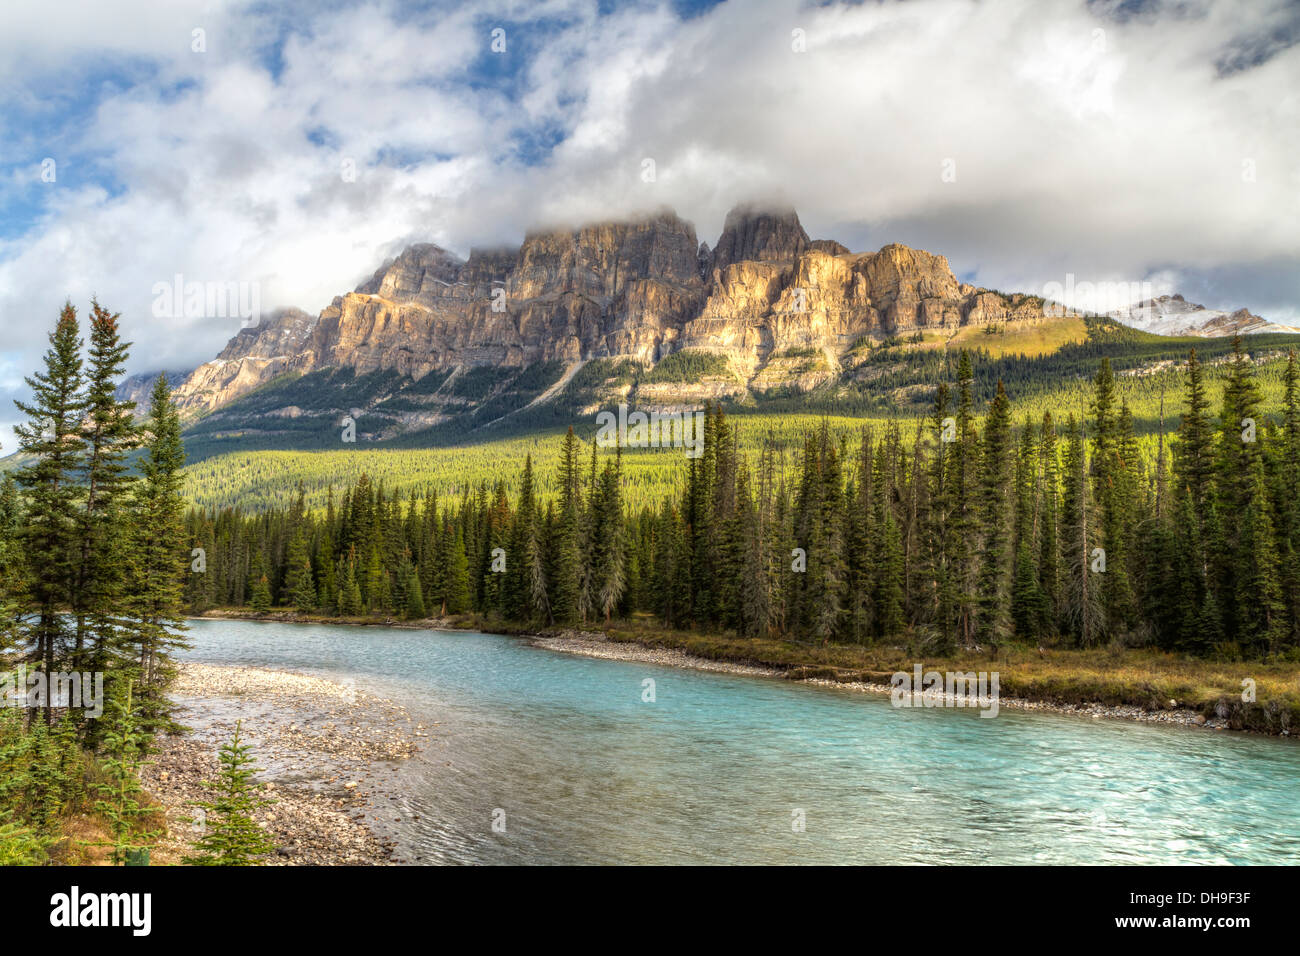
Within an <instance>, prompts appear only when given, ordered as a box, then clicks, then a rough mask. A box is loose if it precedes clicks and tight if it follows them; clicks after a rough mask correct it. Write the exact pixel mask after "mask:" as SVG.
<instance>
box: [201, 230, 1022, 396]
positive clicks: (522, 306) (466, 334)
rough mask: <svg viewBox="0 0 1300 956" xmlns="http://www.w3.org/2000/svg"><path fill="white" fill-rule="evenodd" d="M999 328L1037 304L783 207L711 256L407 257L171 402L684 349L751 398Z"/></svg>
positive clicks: (244, 340) (613, 244)
mask: <svg viewBox="0 0 1300 956" xmlns="http://www.w3.org/2000/svg"><path fill="white" fill-rule="evenodd" d="M1016 320H1033V321H1044V317H1043V314H1042V308H1041V302H1040V301H1038V300H1035V299H1032V298H1029V297H1021V299H1020V300H1019V301H1015V302H1014V303H1013V302H1012V301H1011V300H1008V299H1007V298H1006V297H1004V296H1001V295H1000V294H997V293H992V292H989V291H988V290H984V289H976V288H974V287H972V286H968V285H963V284H961V283H959V282H958V281H957V280H956V278H955V277H954V276H953V274H952V271H951V269H950V268H949V267H948V262H947V260H946V259H944V258H943V257H942V256H936V255H932V254H930V253H928V252H924V251H921V250H918V249H910V248H908V247H906V246H901V245H889V246H885V247H884V248H883V249H881V250H880V251H878V252H874V253H857V254H855V253H851V252H849V251H848V249H847V248H846V247H844V246H843V245H841V244H839V243H837V242H834V241H832V240H810V239H809V238H808V234H807V233H806V232H805V231H804V229H803V227H802V225H801V224H800V222H799V218H798V216H797V215H796V213H795V212H794V210H792V209H781V208H777V209H771V208H766V207H763V206H761V205H753V204H750V205H745V206H740V207H737V208H736V209H733V210H732V211H731V212H730V213H729V214H728V216H727V217H726V223H725V225H724V228H723V231H722V235H721V236H720V237H719V239H718V241H717V243H716V244H715V246H714V247H713V249H712V250H710V249H709V247H708V245H707V244H706V243H701V242H699V241H698V237H697V236H696V233H695V227H694V226H693V225H692V224H691V223H689V222H686V221H685V220H683V219H681V218H679V217H678V216H677V215H676V214H675V213H673V212H670V211H663V212H660V213H658V214H655V215H650V216H645V217H641V218H637V219H633V220H629V221H622V222H606V223H597V224H591V225H586V226H582V227H580V228H577V229H551V230H543V231H535V232H530V233H529V234H528V235H526V236H525V238H524V241H523V243H522V244H521V245H520V246H519V247H518V248H516V249H490V250H480V249H474V250H472V251H471V252H470V255H469V258H468V259H467V260H463V261H462V260H460V259H459V258H458V257H456V256H454V255H453V254H451V253H449V252H448V251H446V250H444V249H442V248H439V247H438V246H435V245H429V244H421V245H414V246H410V247H409V248H407V249H406V250H405V251H403V252H402V254H401V255H399V256H397V257H396V258H394V259H393V260H391V261H390V262H387V263H385V264H384V265H383V266H381V267H380V268H379V269H378V270H377V271H376V272H375V273H374V275H373V276H372V277H371V278H370V279H368V280H366V281H365V282H363V283H362V284H361V285H359V286H358V287H357V288H356V289H355V290H354V291H352V292H349V293H346V294H344V295H341V296H339V297H337V298H335V299H334V301H333V302H331V303H330V305H329V306H328V307H326V308H325V309H324V310H322V311H321V313H320V315H319V316H317V317H312V316H309V315H307V314H306V313H304V312H302V311H300V310H296V309H286V310H282V311H280V312H278V313H276V314H274V315H271V316H269V317H267V319H266V320H265V321H263V322H262V323H261V324H259V325H258V326H256V327H253V328H249V329H244V330H241V331H240V333H239V334H238V335H236V336H235V337H234V338H233V339H231V341H230V343H229V344H228V345H227V346H226V348H225V349H224V350H223V351H222V353H221V354H220V355H219V356H218V357H217V358H216V359H215V360H214V361H212V362H208V363H205V364H204V365H202V366H200V367H199V368H198V369H196V370H195V371H194V373H193V374H192V375H191V376H190V377H189V379H188V380H187V381H186V382H185V383H184V384H183V385H182V386H181V387H180V388H179V389H178V390H177V395H176V397H177V401H178V403H179V404H180V406H181V408H182V409H183V410H184V411H185V412H186V413H187V414H189V415H190V416H194V415H197V414H201V413H205V412H209V411H212V410H214V409H217V408H221V407H223V406H225V405H227V404H228V403H229V402H230V401H232V400H233V399H236V398H238V397H240V396H241V395H245V394H247V393H249V392H251V391H253V390H254V389H257V388H259V387H261V386H264V385H265V384H266V383H268V382H270V381H272V380H274V379H276V378H278V377H280V376H283V375H285V374H287V373H294V374H309V373H313V372H319V371H321V370H324V369H336V370H351V371H352V372H353V373H354V374H356V375H366V374H368V373H374V372H385V373H395V374H397V375H400V376H409V377H411V378H413V379H415V380H417V381H418V380H422V379H423V378H425V377H426V376H428V375H430V374H434V373H440V372H448V371H453V370H454V371H456V373H457V374H459V375H463V374H466V373H467V372H469V371H471V370H474V369H482V368H495V369H501V368H514V369H523V368H526V367H528V366H531V365H535V364H538V363H547V362H557V363H561V364H562V365H563V366H564V367H565V368H566V369H572V368H573V366H574V365H576V364H577V363H581V362H585V361H587V360H590V359H594V358H626V359H629V360H631V361H634V362H638V363H642V364H653V363H656V362H659V361H661V360H662V359H664V358H665V357H666V356H668V355H670V354H672V353H675V352H680V351H683V350H702V351H706V352H710V353H713V354H714V355H716V356H720V357H722V358H724V359H725V360H726V363H727V365H728V367H729V369H730V371H731V372H732V377H733V378H734V379H735V384H736V386H737V388H739V389H740V390H742V391H743V390H744V389H746V388H749V387H756V388H759V389H760V390H761V389H767V388H771V387H774V386H776V385H783V384H791V383H792V382H794V380H795V379H796V378H798V376H792V375H790V374H786V372H787V371H788V370H784V369H783V366H782V364H781V359H782V357H783V356H787V357H788V356H789V355H790V354H791V353H800V354H802V353H804V352H806V351H808V350H812V351H814V352H817V353H820V354H821V355H822V356H823V357H824V360H825V362H824V364H825V366H826V369H825V371H826V372H827V373H828V374H829V373H832V372H834V371H836V370H838V369H839V367H840V366H841V363H842V361H843V360H844V357H845V355H846V353H847V352H849V351H850V349H851V348H852V346H853V345H854V344H855V343H859V342H860V341H863V340H883V339H886V338H888V337H890V336H895V335H899V334H904V333H910V332H916V331H921V332H923V333H934V334H943V335H945V336H946V335H951V334H952V333H953V332H955V331H957V330H959V329H961V328H962V327H964V326H966V325H968V324H971V323H977V324H988V323H1000V322H1008V321H1016ZM805 384H808V383H807V382H805ZM290 414H291V412H290Z"/></svg>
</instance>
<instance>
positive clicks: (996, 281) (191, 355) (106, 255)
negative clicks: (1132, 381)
mask: <svg viewBox="0 0 1300 956" xmlns="http://www.w3.org/2000/svg"><path fill="white" fill-rule="evenodd" d="M59 6H60V5H57V4H51V3H48V2H41V3H28V2H22V3H18V4H14V3H10V4H6V5H5V7H4V9H3V12H0V63H5V64H8V67H6V68H3V69H7V70H8V74H9V75H8V77H6V79H7V80H8V83H7V85H12V93H10V94H8V96H7V98H3V99H0V107H2V109H0V129H5V130H10V129H12V130H13V136H14V142H15V143H17V144H19V145H21V146H22V147H23V148H25V149H26V150H27V151H28V154H30V155H36V156H37V157H38V161H39V156H41V155H47V154H49V153H47V152H46V151H44V150H43V149H42V148H41V143H40V142H39V135H43V134H38V132H37V129H38V126H31V127H30V128H26V127H23V126H22V124H16V123H15V121H14V119H13V117H14V116H19V115H21V116H22V117H25V118H26V117H31V116H32V115H33V113H32V111H33V110H36V111H37V112H39V111H40V110H41V108H42V104H46V105H52V104H53V105H57V106H58V108H63V107H64V106H66V104H67V102H68V97H69V96H72V95H73V94H72V93H71V92H69V90H74V91H75V89H76V85H75V82H74V81H75V80H76V79H77V78H78V77H83V76H90V77H93V76H95V74H93V73H84V72H80V73H79V72H78V71H85V70H87V69H88V65H102V64H113V63H117V64H120V65H121V68H122V70H123V73H122V75H123V76H124V77H126V78H127V80H128V81H125V82H119V83H117V85H115V86H112V87H110V88H108V91H107V92H103V93H101V92H97V91H96V90H92V91H91V92H90V93H89V94H85V91H82V93H83V94H84V95H91V96H94V97H96V98H97V100H98V106H97V108H96V109H94V110H93V111H92V112H91V114H90V115H89V117H88V118H87V119H85V120H84V121H83V122H79V123H78V124H68V125H60V124H59V123H58V122H57V121H54V122H50V123H47V124H45V125H41V126H39V129H41V130H48V131H49V132H48V135H49V137H50V138H51V139H52V140H54V146H51V151H52V152H55V153H57V154H58V155H60V156H63V155H68V156H70V157H71V158H72V161H74V162H79V163H85V162H88V161H89V160H90V159H93V160H94V161H95V162H96V163H97V164H98V166H99V167H100V168H102V169H105V170H108V171H110V172H111V175H112V179H113V181H114V182H115V183H116V184H118V186H120V188H115V189H113V190H111V191H106V190H104V189H102V188H98V187H96V186H94V185H86V184H85V183H84V182H82V181H79V180H78V178H77V177H76V176H74V175H70V174H69V175H66V176H65V175H64V172H63V170H64V169H65V168H67V167H66V165H61V167H60V182H59V183H57V184H54V185H49V186H47V187H45V188H48V189H50V190H51V193H50V195H49V197H48V199H49V202H48V204H47V205H46V206H45V207H44V209H43V211H42V213H41V214H40V217H39V219H38V220H37V221H35V222H33V223H32V224H31V228H30V229H29V230H28V231H27V232H26V233H25V234H24V235H22V236H21V237H20V238H18V239H11V240H9V241H7V242H4V243H2V244H0V350H5V351H6V352H7V353H11V354H14V355H16V356H18V357H20V359H21V360H22V361H24V362H26V363H27V365H28V367H30V366H31V365H33V364H34V363H35V361H36V360H37V359H38V357H39V354H40V352H41V350H42V349H43V347H44V331H45V329H46V327H47V326H48V325H49V324H50V323H52V321H53V319H54V317H55V315H56V314H57V310H58V307H59V306H60V305H61V303H62V302H63V300H64V298H65V297H68V296H71V297H72V299H73V301H74V303H76V304H78V305H82V306H84V305H85V304H86V302H87V300H88V297H89V296H90V294H92V293H95V294H98V295H99V297H100V299H101V301H103V302H105V303H106V304H109V305H111V306H112V307H113V308H115V309H119V310H121V311H122V312H123V313H124V316H125V319H126V323H127V328H128V330H129V331H130V334H131V336H132V337H133V338H134V339H135V340H136V342H137V346H136V350H135V357H134V360H133V362H132V365H133V368H135V369H138V370H143V369H152V368H157V367H161V366H169V367H176V366H185V365H193V364H195V363H197V362H199V361H202V360H204V359H206V358H209V357H211V356H212V355H213V354H215V352H216V351H217V350H218V349H219V348H220V347H221V346H222V344H224V342H225V340H226V339H227V338H228V337H229V336H230V335H231V334H233V332H234V331H235V330H236V329H237V328H238V324H239V323H238V320H237V319H233V320H228V321H215V320H213V321H189V322H186V321H183V320H157V319H153V318H152V317H151V316H150V314H149V305H150V301H151V289H152V287H153V284H154V283H155V282H158V281H166V280H170V279H171V277H172V276H173V275H174V274H175V273H178V272H179V273H182V274H184V275H185V276H186V277H187V278H192V279H197V280H210V281H221V282H231V281H244V282H256V283H258V284H259V288H260V293H261V302H262V305H263V308H264V309H269V308H273V307H276V306H280V305H298V306H301V307H303V308H306V309H308V310H317V309H319V308H321V307H322V306H324V305H325V304H326V303H327V302H328V301H329V299H330V298H331V297H332V296H334V295H335V294H338V293H340V292H342V291H344V290H346V289H348V288H350V287H351V286H352V285H354V284H355V283H356V282H357V281H358V280H359V279H360V278H361V277H363V276H365V275H368V274H369V272H370V271H372V270H373V268H374V267H375V265H376V263H377V262H378V261H379V260H380V259H381V258H383V256H384V255H385V254H391V253H392V252H393V251H395V247H396V246H397V245H400V243H402V242H404V241H408V240H418V239H419V240H432V241H436V242H439V243H441V244H443V245H447V246H449V247H453V248H455V249H456V250H457V251H460V252H462V253H464V252H467V251H468V247H469V245H470V244H482V243H490V242H500V241H517V240H518V239H519V237H520V236H521V235H522V232H523V230H524V229H525V228H526V227H528V226H529V225H530V224H532V223H535V222H539V221H540V222H556V221H561V220H569V221H581V220H584V219H588V218H595V217H600V216H607V215H617V214H620V213H623V212H626V211H629V210H633V209H644V208H650V207H656V206H659V205H663V204H667V205H671V206H673V207H675V208H676V209H677V210H678V211H679V212H680V213H681V214H682V215H684V216H686V217H688V218H692V219H694V221H695V222H696V226H697V228H698V230H699V232H700V238H701V239H704V240H706V241H708V242H710V243H712V242H713V241H714V240H715V239H716V237H717V233H718V231H719V230H720V228H721V224H722V218H723V216H724V215H725V212H726V210H727V208H728V207H729V206H730V205H731V204H733V203H734V202H735V201H737V200H740V199H743V198H746V197H747V196H751V195H762V194H765V193H771V192H777V191H779V192H781V193H782V194H784V196H785V197H787V198H788V199H789V200H791V201H792V202H794V203H795V205H796V206H797V208H798V209H799V210H800V213H801V215H802V216H803V218H804V221H805V224H806V225H807V227H808V229H809V231H810V232H811V233H812V234H814V235H815V236H822V237H829V238H838V239H841V241H844V242H846V243H847V244H849V245H850V246H851V247H853V248H855V249H864V248H877V247H879V246H880V245H883V244H884V243H886V242H890V241H901V242H907V243H910V244H913V245H918V246H922V247H924V248H928V249H930V250H931V251H934V252H938V253H942V254H944V255H947V256H948V257H949V260H950V261H951V263H952V265H953V267H954V269H955V270H956V271H957V272H958V273H959V274H962V275H969V276H971V277H973V278H974V279H975V281H977V282H980V283H982V284H986V285H989V286H994V287H999V288H1006V289H1013V288H1019V289H1026V290H1040V289H1041V288H1042V287H1043V286H1044V285H1045V284H1046V283H1048V282H1053V281H1056V282H1063V281H1064V279H1065V276H1066V274H1067V273H1073V274H1074V275H1075V276H1076V277H1079V278H1080V279H1085V278H1087V279H1091V280H1093V281H1113V280H1124V281H1139V280H1143V279H1147V278H1149V277H1151V276H1152V275H1155V274H1156V273H1159V274H1160V276H1161V278H1162V279H1165V278H1168V276H1169V275H1174V276H1177V277H1178V278H1179V279H1180V280H1184V281H1188V282H1190V283H1191V284H1192V288H1190V289H1184V290H1183V291H1185V292H1187V293H1188V294H1189V298H1190V297H1194V293H1195V292H1196V291H1197V290H1198V289H1200V290H1201V291H1203V292H1206V293H1213V294H1214V295H1217V296H1218V297H1219V300H1218V301H1207V303H1206V304H1208V305H1211V306H1232V307H1236V306H1241V305H1246V306H1249V307H1250V308H1252V309H1253V310H1254V311H1256V312H1260V313H1261V314H1264V315H1266V316H1268V317H1270V318H1277V319H1287V318H1295V317H1297V315H1298V314H1300V313H1298V312H1297V305H1298V304H1300V303H1297V301H1296V296H1297V294H1298V293H1297V287H1296V281H1297V280H1296V279H1295V275H1296V273H1297V271H1298V270H1297V268H1296V267H1297V265H1298V264H1300V243H1298V240H1297V231H1296V229H1295V221H1296V217H1297V214H1300V161H1297V159H1296V156H1298V155H1300V148H1298V147H1300V122H1298V120H1300V115H1298V114H1300V97H1298V96H1297V93H1296V89H1295V77H1296V76H1297V75H1300V47H1296V46H1292V47H1290V48H1289V49H1282V50H1281V52H1278V53H1276V55H1275V56H1273V58H1272V59H1270V60H1268V61H1267V62H1264V63H1263V64H1262V65H1257V66H1254V67H1252V68H1248V69H1242V70H1239V71H1237V72H1235V73H1231V74H1229V75H1226V76H1223V75H1220V72H1219V70H1218V69H1217V68H1216V65H1217V64H1218V63H1220V62H1223V61H1225V59H1231V58H1232V55H1233V54H1232V50H1235V49H1242V48H1248V47H1249V45H1250V39H1251V38H1252V37H1255V38H1257V37H1262V36H1267V35H1277V34H1279V32H1280V33H1281V34H1283V35H1285V34H1286V33H1287V31H1288V30H1289V31H1291V33H1294V31H1295V22H1294V19H1292V20H1288V19H1287V17H1288V16H1291V14H1288V12H1287V7H1286V5H1285V4H1282V3H1274V4H1270V3H1263V4H1256V5H1252V6H1251V7H1249V8H1242V7H1241V6H1240V5H1237V4H1230V3H1226V2H1225V3H1210V2H1206V3H1203V4H1201V5H1187V4H1183V5H1180V6H1178V7H1176V8H1170V9H1169V10H1163V9H1160V8H1156V9H1155V10H1154V12H1150V13H1148V14H1145V15H1141V16H1134V17H1130V18H1127V19H1122V18H1117V19H1108V18H1106V17H1104V16H1103V15H1102V12H1099V7H1097V6H1095V5H1094V6H1092V7H1090V6H1089V5H1087V4H1085V3H1083V2H1082V0H1046V2H1031V0H1000V2H991V3H980V4H975V3H969V2H966V0H921V2H909V3H883V4H869V5H863V6H827V7H822V6H802V5H800V4H796V3H789V2H781V0H772V2H766V3H761V4H760V3H744V4H739V3H735V2H732V3H727V4H724V5H722V6H720V7H718V8H716V9H714V10H712V11H709V12H707V13H705V14H703V15H700V16H697V17H694V18H692V19H689V20H681V19H679V18H678V17H677V16H676V15H674V14H673V12H672V11H671V9H670V8H668V7H666V6H644V7H635V8H628V9H621V8H620V9H616V11H615V12H613V13H611V14H608V15H598V14H597V13H596V11H595V8H594V5H592V4H589V3H583V2H574V3H572V4H565V3H552V4H548V5H546V6H545V7H530V6H524V5H518V6H512V5H506V4H494V3H485V4H480V5H474V4H469V5H456V6H454V7H448V8H447V9H446V10H445V11H444V12H438V11H432V12H428V13H423V14H419V15H413V14H410V12H409V11H408V10H406V8H402V7H398V6H397V5H395V4H389V3H369V4H363V5H359V6H353V7H349V8H344V9H333V10H326V11H318V10H316V9H315V8H314V7H313V6H311V5H303V6H301V7H298V8H293V9H290V10H288V11H278V12H276V13H274V14H268V13H266V12H265V11H264V10H263V8H261V7H260V6H259V7H251V6H246V5H244V4H241V3H234V2H229V3H215V2H207V0H203V2H193V3H179V4H169V5H165V7H166V13H165V15H160V14H158V13H157V5H156V4H152V3H150V4H146V3H138V4H127V5H125V6H123V4H120V3H119V4H112V5H104V4H100V3H87V4H84V5H81V4H78V5H76V9H74V10H64V9H59ZM146 8H147V9H148V11H149V12H148V13H147V14H146V12H145V11H146ZM538 11H541V12H540V13H539V12H538ZM539 20H540V22H542V23H543V24H544V25H538V23H539ZM496 23H502V24H505V25H506V28H507V36H508V44H509V47H508V48H509V52H508V53H507V54H505V56H507V57H510V56H515V57H522V56H525V55H527V56H529V57H530V60H529V62H528V63H527V65H526V67H525V71H526V72H525V73H524V75H523V77H522V78H521V77H518V76H513V77H511V78H510V79H508V80H498V79H497V77H498V75H499V71H496V70H495V69H494V68H495V67H496V66H497V62H496V61H491V60H489V59H487V58H488V57H490V56H492V54H489V53H487V45H488V43H489V40H490V36H489V34H488V31H489V29H490V28H491V26H492V25H493V24H496ZM200 24H204V25H206V26H205V29H207V30H208V34H207V36H208V50H207V52H206V53H203V54H195V53H192V52H191V50H190V48H189V38H190V31H191V30H192V28H193V27H195V26H197V25H200ZM796 28H797V29H801V30H803V31H804V37H805V41H806V51H805V52H795V51H794V50H793V49H792V46H791V31H792V30H794V29H796ZM1098 31H1101V32H1100V33H1099V32H1098ZM281 41H283V42H282V46H281V48H280V50H279V52H278V54H277V56H276V57H275V59H274V62H275V63H276V64H277V65H278V69H277V71H276V73H275V74H273V73H272V71H271V70H270V69H269V68H268V67H267V65H266V63H267V60H266V59H265V57H266V54H267V52H268V50H271V49H272V48H274V47H275V46H276V44H277V43H280V42H281ZM142 64H143V65H142ZM485 64H486V68H485V66H484V65H485ZM65 74H66V75H71V76H72V77H73V79H72V80H68V79H67V78H66V76H65V79H64V82H66V83H68V84H71V85H70V86H66V87H64V86H59V79H58V78H59V77H60V76H61V75H65ZM471 79H472V80H473V82H469V81H470V80H471ZM512 84H513V85H512ZM52 108H53V106H52ZM6 112H8V113H10V116H9V117H8V118H7V119H6V118H5V117H4V116H3V113H6ZM46 119H48V116H46ZM550 130H555V131H558V135H559V136H560V137H561V142H560V143H559V145H558V146H556V147H555V148H554V149H553V151H551V152H550V153H549V154H547V153H546V150H545V147H544V146H536V145H534V146H532V147H530V148H526V146H527V142H528V140H526V139H525V137H537V138H543V137H545V136H546V135H547V134H548V131H550ZM313 139H315V140H318V141H319V142H314V141H313ZM321 143H323V145H321ZM15 149H17V146H15V147H14V148H11V149H10V150H8V151H7V152H5V153H0V155H10V156H13V155H17V154H16V153H15ZM521 154H523V158H521ZM529 154H531V155H529ZM30 155H26V154H25V158H26V160H27V161H26V162H25V164H24V165H21V166H16V167H14V168H11V169H6V170H3V171H0V184H8V185H0V197H2V196H3V194H4V190H5V189H14V190H20V189H30V188H32V187H30V186H28V185H26V184H28V183H31V181H32V176H33V172H32V165H31V162H30ZM645 158H653V159H654V160H655V163H656V172H657V177H656V181H655V182H654V183H644V182H642V181H641V178H640V172H641V163H642V160H643V159H645ZM525 159H531V160H532V162H533V164H532V165H529V164H527V163H526V162H525ZM345 160H352V161H354V162H355V163H356V166H357V170H358V176H357V179H356V181H355V182H345V181H344V179H343V177H342V176H341V174H340V171H341V165H342V163H343V162H344V161H345ZM945 160H952V161H953V163H954V164H955V170H956V178H955V181H952V182H945V181H944V180H943V178H942V177H941V171H942V168H943V165H942V164H943V163H944V161H945ZM1250 164H1253V166H1251V165H1250ZM1249 168H1253V171H1254V178H1253V181H1251V180H1250V177H1249V176H1246V177H1243V170H1244V169H1249ZM71 172H72V170H69V173H71ZM1198 276H1200V277H1202V278H1200V279H1198V278H1197V277H1198ZM1207 276H1209V277H1211V278H1204V277H1207ZM1198 283H1199V285H1198ZM7 415H8V412H7V409H6V410H5V411H0V419H3V418H5V417H6V416H7Z"/></svg>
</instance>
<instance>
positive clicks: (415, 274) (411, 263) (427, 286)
mask: <svg viewBox="0 0 1300 956" xmlns="http://www.w3.org/2000/svg"><path fill="white" fill-rule="evenodd" d="M460 267H461V260H460V259H459V258H458V257H457V256H455V255H453V254H452V253H450V252H448V251H447V250H446V249H443V248H442V247H441V246H437V245H434V244H433V243H431V242H421V243H416V244H415V245H410V246H407V247H406V248H405V249H403V250H402V252H401V253H400V254H399V255H398V256H397V257H396V258H394V259H390V260H389V261H387V262H385V263H384V264H383V265H382V266H380V267H379V268H378V269H376V270H375V274H374V275H372V276H371V277H370V278H369V279H367V280H366V281H365V282H363V283H361V285H359V286H357V292H359V293H362V294H365V295H378V296H382V297H383V298H385V299H391V300H392V301H394V302H412V301H420V300H422V299H425V300H427V299H431V298H437V297H439V296H440V295H441V294H442V293H441V292H440V290H439V289H438V288H437V286H439V285H441V286H443V287H446V286H450V285H451V284H452V283H453V282H455V281H456V274H457V272H458V271H459V270H460Z"/></svg>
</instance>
